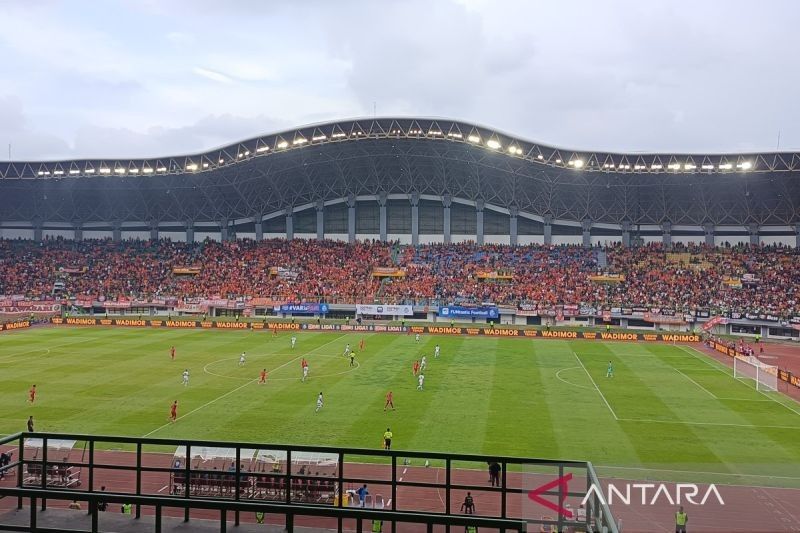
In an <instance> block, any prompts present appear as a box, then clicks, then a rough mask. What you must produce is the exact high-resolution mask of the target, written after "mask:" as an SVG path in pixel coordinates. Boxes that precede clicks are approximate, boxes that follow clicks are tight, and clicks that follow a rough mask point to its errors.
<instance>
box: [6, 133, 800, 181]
mask: <svg viewBox="0 0 800 533" xmlns="http://www.w3.org/2000/svg"><path fill="white" fill-rule="evenodd" d="M366 139H373V140H380V139H386V140H392V139H416V140H429V141H431V142H450V143H460V144H468V145H470V146H474V147H480V148H481V149H484V150H487V151H490V152H497V153H502V154H504V155H505V156H506V157H508V158H510V159H516V160H526V161H529V162H531V163H534V164H537V165H543V166H549V167H556V168H565V169H572V170H579V171H581V172H604V173H616V174H663V173H706V174H710V173H736V172H739V173H741V172H792V171H797V170H800V154H798V153H796V152H774V153H727V154H699V153H694V154H679V153H674V154H671V153H615V152H597V151H590V150H573V149H565V148H558V147H554V146H549V145H545V144H541V143H537V142H533V141H529V140H526V139H522V138H520V137H517V136H513V135H509V134H507V133H503V132H501V131H498V130H495V129H492V128H488V127H485V126H480V125H476V124H470V123H466V122H461V121H454V120H449V119H433V118H372V119H356V120H346V121H338V122H328V123H321V124H315V125H309V126H303V127H300V128H296V129H293V130H287V131H283V132H279V133H273V134H269V135H264V136H261V137H255V138H252V139H247V140H244V141H241V142H237V143H234V144H230V145H227V146H222V147H219V148H215V149H212V150H207V151H205V152H201V153H197V154H190V155H175V156H164V157H154V158H135V159H128V158H116V159H75V160H64V161H11V162H0V178H4V179H46V178H62V177H72V178H79V177H94V176H102V175H107V176H121V175H128V176H131V175H134V176H135V175H159V174H187V173H200V172H210V171H213V170H216V169H219V168H225V167H229V166H231V165H237V164H240V163H243V162H246V161H249V160H252V159H257V158H262V157H269V156H271V155H272V154H275V153H280V152H291V151H297V150H303V149H305V148H307V147H309V146H318V145H325V144H331V143H345V142H358V141H361V140H366Z"/></svg>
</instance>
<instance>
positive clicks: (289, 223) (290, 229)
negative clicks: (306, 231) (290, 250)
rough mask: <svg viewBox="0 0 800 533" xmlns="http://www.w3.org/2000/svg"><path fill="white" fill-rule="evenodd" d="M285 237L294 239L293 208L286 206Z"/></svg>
mask: <svg viewBox="0 0 800 533" xmlns="http://www.w3.org/2000/svg"><path fill="white" fill-rule="evenodd" d="M286 239H287V240H290V241H291V240H292V239H294V208H292V207H288V208H287V209H286Z"/></svg>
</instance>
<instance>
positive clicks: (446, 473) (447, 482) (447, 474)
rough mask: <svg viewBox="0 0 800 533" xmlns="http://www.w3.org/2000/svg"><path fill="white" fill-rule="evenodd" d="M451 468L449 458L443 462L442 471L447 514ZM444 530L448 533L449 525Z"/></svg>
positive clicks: (447, 511) (448, 510)
mask: <svg viewBox="0 0 800 533" xmlns="http://www.w3.org/2000/svg"><path fill="white" fill-rule="evenodd" d="M451 466H452V464H451V462H450V458H449V457H448V458H447V459H445V461H444V469H445V471H444V484H445V488H444V512H445V513H447V514H450V482H451V478H450V467H451ZM436 490H439V489H438V487H437V489H436ZM444 529H445V532H446V533H450V524H447V525H446V526H445V528H444Z"/></svg>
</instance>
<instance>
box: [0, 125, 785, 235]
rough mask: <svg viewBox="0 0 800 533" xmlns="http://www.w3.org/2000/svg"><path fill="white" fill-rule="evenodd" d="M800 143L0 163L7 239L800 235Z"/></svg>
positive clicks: (469, 135) (447, 138)
mask: <svg viewBox="0 0 800 533" xmlns="http://www.w3.org/2000/svg"><path fill="white" fill-rule="evenodd" d="M799 174H800V154H798V153H749V154H746V153H738V154H664V153H659V154H656V153H652V154H623V153H608V152H591V151H585V150H568V149H562V148H556V147H552V146H547V145H543V144H539V143H535V142H531V141H527V140H524V139H521V138H518V137H515V136H512V135H508V134H505V133H502V132H499V131H496V130H493V129H491V128H487V127H483V126H478V125H474V124H469V123H465V122H461V121H453V120H448V119H422V118H418V119H415V118H380V119H359V120H347V121H340V122H330V123H325V124H317V125H311V126H304V127H301V128H297V129H294V130H289V131H284V132H281V133H276V134H270V135H265V136H262V137H257V138H253V139H249V140H246V141H242V142H238V143H235V144H231V145H228V146H224V147H221V148H217V149H214V150H209V151H206V152H203V153H199V154H194V155H186V156H170V157H160V158H150V159H104V160H96V159H91V160H89V159H80V160H72V161H41V162H18V161H12V162H0V194H1V195H2V197H0V237H2V238H19V237H21V238H28V239H35V240H40V239H43V238H47V237H57V236H61V237H65V238H75V239H82V238H104V237H113V238H114V239H117V240H119V239H128V238H145V239H146V238H154V237H168V238H171V239H172V240H177V241H184V240H188V241H193V240H194V241H197V240H202V239H205V238H212V239H222V240H228V239H233V238H244V237H249V238H255V239H262V238H269V237H288V238H329V239H341V240H349V241H353V240H357V239H382V240H399V241H400V242H403V243H410V244H417V243H427V242H458V241H465V240H472V241H477V242H478V243H506V244H528V243H553V244H563V243H569V244H581V243H583V244H585V245H588V244H598V243H604V242H611V241H622V242H623V243H624V244H626V245H629V244H635V243H643V242H654V241H657V242H664V243H666V244H669V243H672V242H701V243H702V242H704V243H707V244H722V243H725V242H729V243H732V244H734V243H754V244H756V243H765V244H771V243H783V244H789V245H792V246H800V175H799Z"/></svg>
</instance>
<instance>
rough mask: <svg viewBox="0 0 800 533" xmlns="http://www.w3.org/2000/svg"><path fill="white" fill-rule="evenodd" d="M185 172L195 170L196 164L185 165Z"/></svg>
mask: <svg viewBox="0 0 800 533" xmlns="http://www.w3.org/2000/svg"><path fill="white" fill-rule="evenodd" d="M186 170H197V163H191V164H189V165H186Z"/></svg>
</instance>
